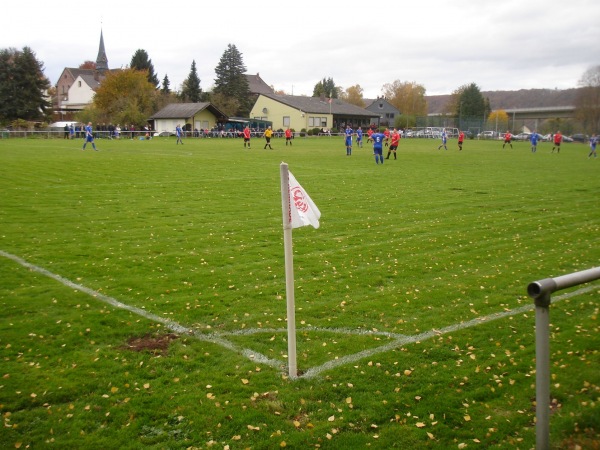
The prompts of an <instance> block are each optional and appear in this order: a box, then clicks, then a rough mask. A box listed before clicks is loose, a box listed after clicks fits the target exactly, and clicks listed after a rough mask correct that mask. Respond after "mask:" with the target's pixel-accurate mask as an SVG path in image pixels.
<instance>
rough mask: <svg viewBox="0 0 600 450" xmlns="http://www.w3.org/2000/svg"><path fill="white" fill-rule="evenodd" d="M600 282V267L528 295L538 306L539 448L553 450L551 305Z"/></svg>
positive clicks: (538, 284)
mask: <svg viewBox="0 0 600 450" xmlns="http://www.w3.org/2000/svg"><path fill="white" fill-rule="evenodd" d="M598 279H600V267H596V268H593V269H588V270H583V271H581V272H574V273H571V274H568V275H563V276H560V277H556V278H546V279H543V280H540V281H534V282H533V283H529V285H528V286H527V293H528V294H529V296H530V297H531V298H533V300H534V302H535V418H536V424H535V448H536V450H548V449H549V448H550V303H551V296H552V293H553V292H555V291H558V290H561V289H566V288H569V287H572V286H577V285H578V284H583V283H588V282H590V281H594V280H598Z"/></svg>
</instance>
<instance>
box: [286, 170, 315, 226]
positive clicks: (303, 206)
mask: <svg viewBox="0 0 600 450" xmlns="http://www.w3.org/2000/svg"><path fill="white" fill-rule="evenodd" d="M288 174H289V183H290V189H289V192H290V222H291V224H292V228H299V227H303V226H305V225H312V226H313V227H314V228H319V217H321V211H319V208H317V205H315V204H314V203H313V201H312V200H311V198H310V197H309V196H308V194H307V193H306V191H305V190H304V189H303V188H302V186H300V183H298V182H297V181H296V178H294V175H292V172H289V171H288Z"/></svg>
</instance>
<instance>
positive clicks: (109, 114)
mask: <svg viewBox="0 0 600 450" xmlns="http://www.w3.org/2000/svg"><path fill="white" fill-rule="evenodd" d="M157 96H158V93H157V91H156V89H155V86H154V85H153V84H152V83H151V82H149V81H148V78H147V76H146V72H142V71H139V70H135V69H124V70H120V71H115V72H108V73H107V75H106V78H105V79H104V80H103V81H102V84H101V85H100V87H98V89H97V90H96V95H95V96H94V102H93V108H94V109H95V111H96V117H95V119H96V120H97V121H101V122H107V123H109V122H112V123H132V124H136V125H142V124H144V123H146V120H147V119H148V117H150V116H151V115H152V113H153V112H154V110H155V106H156V101H157V98H156V97H157Z"/></svg>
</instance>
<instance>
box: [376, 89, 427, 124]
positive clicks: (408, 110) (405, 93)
mask: <svg viewBox="0 0 600 450" xmlns="http://www.w3.org/2000/svg"><path fill="white" fill-rule="evenodd" d="M382 92H383V96H384V97H385V99H386V100H387V101H388V102H389V103H390V104H392V105H394V106H395V107H396V108H398V110H399V111H400V113H401V114H402V115H403V116H404V115H406V116H425V115H427V100H426V99H425V92H426V91H425V87H424V86H422V85H420V84H417V83H416V82H415V81H412V82H408V81H400V80H396V81H394V82H393V83H387V84H384V85H383V88H382Z"/></svg>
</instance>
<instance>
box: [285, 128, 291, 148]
mask: <svg viewBox="0 0 600 450" xmlns="http://www.w3.org/2000/svg"><path fill="white" fill-rule="evenodd" d="M288 142H289V143H290V147H291V146H292V130H290V129H289V128H288V129H287V130H285V145H286V146H287V145H288Z"/></svg>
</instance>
